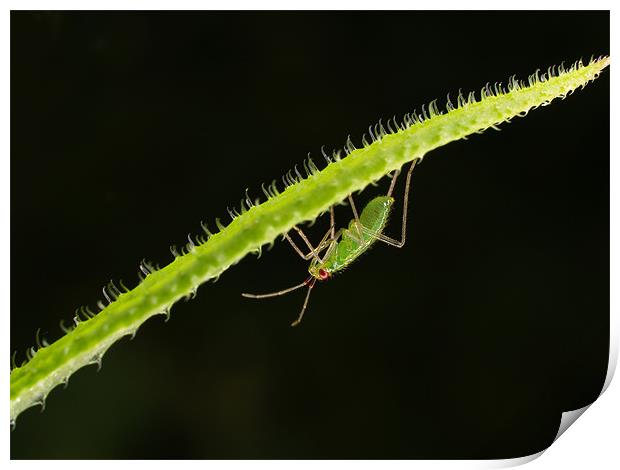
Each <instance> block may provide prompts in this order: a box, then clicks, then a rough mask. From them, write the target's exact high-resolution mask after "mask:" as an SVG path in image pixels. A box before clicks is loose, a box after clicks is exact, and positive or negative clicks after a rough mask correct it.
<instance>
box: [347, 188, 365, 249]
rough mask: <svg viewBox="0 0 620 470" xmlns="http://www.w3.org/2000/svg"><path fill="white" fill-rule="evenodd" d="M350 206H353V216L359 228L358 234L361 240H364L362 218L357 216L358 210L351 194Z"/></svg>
mask: <svg viewBox="0 0 620 470" xmlns="http://www.w3.org/2000/svg"><path fill="white" fill-rule="evenodd" d="M348 197H349V204H350V205H351V210H352V211H353V216H354V217H355V222H356V224H355V225H356V227H357V234H358V235H359V236H360V240H361V239H362V232H361V230H360V227H361V226H362V223H361V222H360V218H359V216H358V215H357V208H356V207H355V203H354V202H353V196H351V195H350V194H349V196H348Z"/></svg>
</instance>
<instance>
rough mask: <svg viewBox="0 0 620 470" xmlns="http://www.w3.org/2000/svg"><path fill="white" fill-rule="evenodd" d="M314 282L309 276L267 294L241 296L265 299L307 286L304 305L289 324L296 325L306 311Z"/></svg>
mask: <svg viewBox="0 0 620 470" xmlns="http://www.w3.org/2000/svg"><path fill="white" fill-rule="evenodd" d="M315 283H316V278H314V277H312V276H310V277H309V278H308V279H306V280H305V281H304V282H302V283H301V284H297V285H296V286H293V287H289V288H288V289H283V290H279V291H277V292H270V293H268V294H247V293H243V294H241V295H242V296H243V297H246V298H248V299H266V298H268V297H277V296H280V295H284V294H288V293H289V292H293V291H294V290H297V289H300V288H302V287H304V286H308V293H307V294H306V299H305V300H304V305H303V307H301V312H300V313H299V316H298V317H297V320H295V321H294V322H293V323H291V326H297V325H299V323H300V322H301V319H302V318H303V316H304V313H305V311H306V307H307V306H308V300H309V299H310V292H312V288H313V287H314V284H315Z"/></svg>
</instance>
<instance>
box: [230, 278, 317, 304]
mask: <svg viewBox="0 0 620 470" xmlns="http://www.w3.org/2000/svg"><path fill="white" fill-rule="evenodd" d="M312 279H314V278H313V277H312V276H310V277H309V278H308V279H306V280H305V281H304V282H302V283H301V284H297V285H296V286H293V287H289V288H288V289H283V290H279V291H277V292H270V293H268V294H246V293H243V294H241V295H242V296H243V297H246V298H248V299H266V298H268V297H277V296H279V295H284V294H288V293H289V292H293V291H294V290H297V289H300V288H301V287H303V286H307V285H308V283H309V282H312Z"/></svg>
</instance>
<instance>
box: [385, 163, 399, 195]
mask: <svg viewBox="0 0 620 470" xmlns="http://www.w3.org/2000/svg"><path fill="white" fill-rule="evenodd" d="M398 175H400V169H399V170H396V171H395V172H394V175H392V182H391V183H390V189H389V190H388V193H387V197H392V193H393V192H394V186H396V179H397V178H398Z"/></svg>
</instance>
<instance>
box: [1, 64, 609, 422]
mask: <svg viewBox="0 0 620 470" xmlns="http://www.w3.org/2000/svg"><path fill="white" fill-rule="evenodd" d="M608 63H609V58H607V57H605V58H602V59H598V60H595V61H592V62H591V63H590V64H589V65H587V66H583V65H581V64H576V65H574V66H573V67H571V68H570V69H569V70H564V69H560V70H559V71H558V72H557V73H555V72H552V73H549V74H548V75H546V76H545V75H542V76H538V75H533V76H531V77H530V81H529V82H530V83H529V84H527V85H526V84H524V83H521V82H517V81H516V80H512V81H511V82H510V83H509V85H508V89H506V90H504V89H501V88H500V89H497V90H496V89H493V90H494V91H491V89H490V88H488V87H487V88H484V89H483V90H482V92H481V94H480V97H479V99H478V100H476V98H474V97H473V95H471V94H470V95H469V96H468V97H467V98H464V97H459V99H458V103H457V105H456V106H452V105H451V104H448V106H447V108H448V112H447V113H444V114H441V113H439V111H438V109H437V108H436V106H435V105H434V104H432V103H431V105H429V108H428V109H429V111H428V116H426V117H425V118H424V119H422V120H416V121H417V122H411V120H410V119H409V118H406V119H405V124H403V125H401V126H400V129H399V130H396V131H395V132H394V133H385V134H384V132H383V131H382V130H379V131H378V133H379V134H380V135H379V136H378V138H376V139H374V140H375V141H374V142H373V143H371V144H369V145H367V146H365V147H364V148H360V149H355V150H353V148H352V147H351V146H350V145H348V150H349V151H350V153H349V155H348V156H347V157H346V158H343V159H336V161H333V162H331V163H329V164H328V165H327V167H326V168H324V169H323V170H321V171H319V170H318V169H316V167H314V166H311V169H310V172H309V173H310V174H309V176H308V177H307V178H295V181H294V182H293V181H292V182H291V183H292V184H291V185H290V186H289V187H288V188H287V189H286V190H285V191H283V192H282V193H279V192H278V191H277V189H276V188H275V186H272V188H271V189H270V191H268V192H269V193H270V197H269V199H268V200H267V201H265V202H263V203H262V204H260V205H256V206H253V207H250V208H249V209H248V210H246V211H245V212H244V213H242V214H241V215H239V216H238V217H236V218H235V219H234V220H233V221H232V222H231V223H230V224H229V225H228V226H227V227H226V228H222V229H221V230H220V231H219V232H218V233H216V234H213V235H211V236H210V237H209V239H208V240H207V241H206V242H204V243H202V244H198V243H197V244H196V245H194V244H193V243H191V244H190V246H189V248H188V250H189V252H188V253H187V254H185V255H183V256H179V257H177V258H176V259H175V260H174V261H173V262H172V263H170V264H169V265H167V266H165V267H164V268H162V269H160V270H158V271H154V272H152V273H150V274H148V275H147V276H146V278H145V279H144V280H143V282H141V283H140V284H139V285H138V286H137V287H135V288H134V289H132V290H127V291H126V292H123V293H120V292H117V291H116V290H115V289H114V288H111V289H109V295H110V296H111V297H112V298H113V301H111V302H110V303H109V305H107V306H106V307H105V308H104V309H103V310H102V311H101V312H99V313H98V314H97V315H96V316H93V317H92V318H90V319H87V320H83V321H80V320H79V319H77V318H76V327H75V328H74V329H73V330H72V331H70V332H69V333H67V334H66V335H65V336H64V337H62V338H60V339H59V340H57V341H56V342H54V343H53V344H51V345H49V346H46V347H40V348H39V349H38V350H37V351H36V352H35V353H34V357H32V359H31V360H30V361H29V362H27V363H26V364H24V365H22V366H20V367H16V368H14V369H13V370H12V372H11V379H10V383H11V392H10V393H11V411H10V415H11V420H12V421H13V422H14V420H15V419H16V418H17V416H18V415H19V414H20V413H21V412H22V411H23V410H25V409H27V408H29V407H31V406H33V405H35V404H41V405H44V403H45V399H46V397H47V395H48V394H49V393H50V391H51V390H52V389H53V388H54V387H56V386H57V385H59V384H61V383H65V382H66V381H67V380H68V378H69V377H70V376H71V374H73V372H75V371H76V370H78V369H79V368H81V367H83V366H85V365H87V364H93V363H94V364H100V361H101V358H102V357H103V355H104V353H105V352H106V350H107V349H108V348H109V347H110V346H111V345H112V344H113V343H115V342H116V341H118V340H119V339H120V338H121V337H123V336H125V335H132V334H135V332H136V330H137V329H138V327H139V326H140V325H141V324H142V323H144V322H145V321H146V320H147V319H148V318H150V317H152V316H154V315H157V314H168V313H169V310H170V308H171V306H172V305H173V304H174V303H175V302H177V301H178V300H179V299H181V298H183V297H186V296H188V295H192V294H193V293H195V291H196V289H197V288H198V286H199V285H200V284H202V283H204V282H206V281H208V280H209V279H212V278H215V277H217V276H219V275H220V274H221V273H222V272H224V271H225V270H226V269H228V267H230V266H231V265H233V264H235V263H237V262H239V261H240V260H241V259H242V258H243V257H244V256H245V255H247V254H248V253H251V252H256V251H257V250H260V249H261V247H262V246H263V245H265V244H268V243H272V242H274V240H275V239H276V238H277V237H278V235H281V234H284V233H286V232H288V231H289V230H290V229H291V228H292V227H293V226H294V225H296V224H299V223H301V222H304V221H309V220H313V219H315V218H316V217H318V216H319V215H320V214H321V213H323V212H324V211H326V210H328V209H329V207H330V206H332V205H333V204H336V203H338V202H340V201H342V200H343V199H344V198H346V196H347V195H348V194H350V193H352V192H354V191H358V190H361V189H363V188H364V187H365V186H367V185H368V184H370V183H372V182H374V181H376V180H378V179H380V178H382V177H383V176H385V175H386V174H388V173H389V172H391V171H393V170H396V169H398V168H400V167H401V166H402V165H403V164H405V163H407V162H409V161H412V160H414V159H421V158H422V157H423V156H424V155H425V154H426V153H427V152H429V151H431V150H433V149H436V148H437V147H440V146H442V145H445V144H447V143H449V142H452V141H454V140H458V139H461V138H463V137H466V136H468V135H470V134H472V133H475V132H481V131H484V130H485V129H488V128H489V127H492V126H496V125H498V124H500V123H503V122H506V121H509V120H510V119H511V118H513V117H516V116H524V115H525V114H527V112H528V111H529V110H531V109H532V108H536V107H538V106H541V105H546V104H549V103H550V102H551V100H553V99H555V98H558V97H565V96H566V95H567V94H569V93H571V92H572V91H574V90H576V89H577V88H579V87H583V86H585V85H586V84H587V83H588V82H589V81H591V80H593V79H595V78H596V77H597V76H598V74H599V73H600V72H601V70H602V69H604V68H605V67H606V66H607V65H608ZM424 114H426V112H424ZM249 204H250V205H251V203H249ZM218 225H219V224H218Z"/></svg>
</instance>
